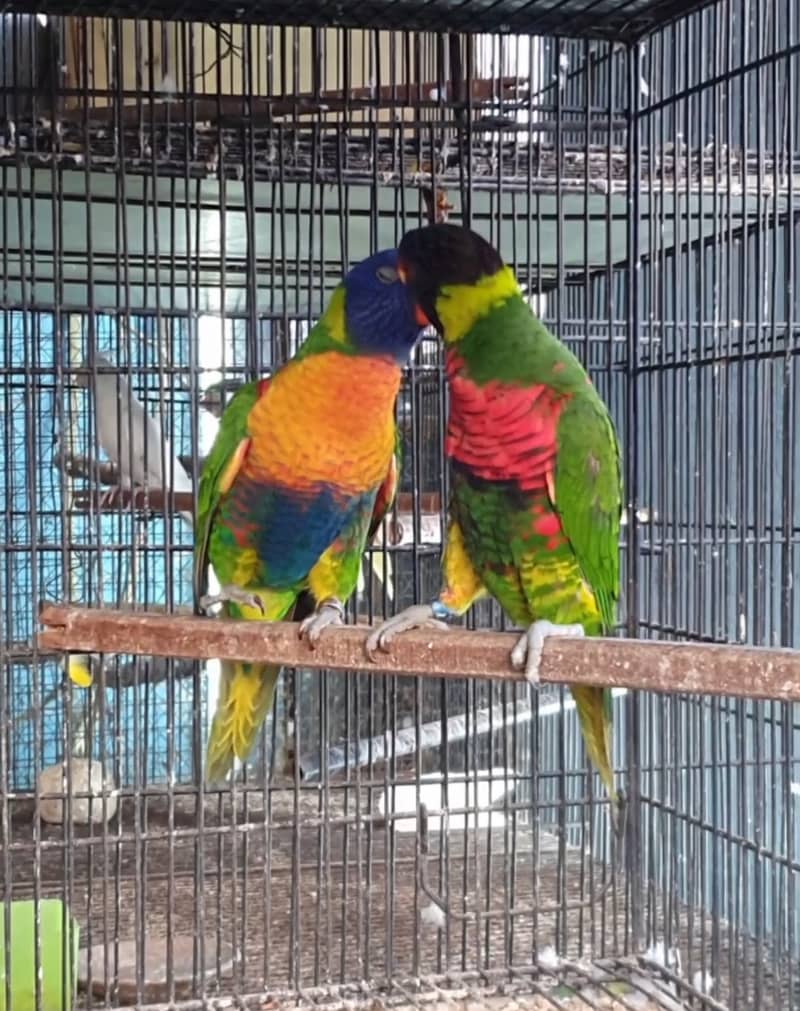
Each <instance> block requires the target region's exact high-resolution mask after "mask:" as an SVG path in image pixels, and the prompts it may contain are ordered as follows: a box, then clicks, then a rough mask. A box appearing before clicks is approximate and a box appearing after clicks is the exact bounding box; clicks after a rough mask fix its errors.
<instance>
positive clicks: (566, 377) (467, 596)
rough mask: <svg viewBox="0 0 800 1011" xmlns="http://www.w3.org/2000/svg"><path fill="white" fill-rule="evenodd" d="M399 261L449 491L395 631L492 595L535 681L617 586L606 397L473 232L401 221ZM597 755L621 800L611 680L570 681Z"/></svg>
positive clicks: (518, 661) (603, 624)
mask: <svg viewBox="0 0 800 1011" xmlns="http://www.w3.org/2000/svg"><path fill="white" fill-rule="evenodd" d="M399 255H400V267H399V269H400V274H401V276H402V277H403V279H404V281H405V283H407V284H408V286H409V288H410V290H411V292H412V294H413V296H414V300H415V303H416V311H417V313H418V314H419V315H420V318H422V317H423V316H424V317H426V318H427V319H428V320H429V321H430V323H431V324H432V325H433V326H435V328H436V329H437V330H438V332H439V334H440V335H441V336H442V338H443V340H444V343H445V347H446V360H447V375H448V382H449V388H450V417H449V422H448V431H447V441H446V447H445V448H446V453H447V456H448V458H449V460H450V464H451V470H452V498H451V501H450V520H449V526H448V531H447V543H446V546H445V551H444V559H443V576H444V579H443V582H444V586H443V589H442V590H441V592H440V594H439V597H438V599H437V600H436V601H435V602H434V603H433V604H432V605H428V604H423V605H416V606H414V607H411V608H408V609H407V610H406V611H403V612H401V613H400V614H398V615H396V616H395V617H394V618H391V619H389V620H388V621H387V622H385V623H384V624H383V625H382V626H380V627H379V628H378V629H377V630H376V631H374V632H373V633H372V634H371V636H370V637H369V639H368V641H367V651H368V652H369V654H370V655H371V656H372V657H373V658H374V655H375V651H376V650H377V649H378V648H384V649H385V648H388V645H389V643H390V642H391V639H392V638H393V637H394V636H395V635H397V634H398V633H400V632H402V631H405V630H407V629H410V628H414V627H419V626H422V625H430V626H433V627H439V628H442V627H443V628H446V627H447V626H446V625H444V624H443V620H442V619H446V618H451V617H453V616H457V615H463V614H464V613H465V612H466V611H467V610H468V608H469V607H470V606H471V604H472V603H473V602H474V601H476V600H478V599H479V598H481V597H483V596H486V595H487V594H488V595H491V596H492V597H494V598H495V599H496V600H497V601H498V602H499V603H500V604H501V605H502V607H503V608H504V609H505V610H506V612H507V613H508V614H509V615H510V617H511V618H512V620H513V621H514V622H515V623H516V624H518V625H521V626H526V627H527V631H526V632H525V633H524V635H523V636H522V637H521V638H520V640H519V642H518V644H517V645H516V647H515V648H514V650H513V652H512V654H511V661H512V664H513V665H514V666H515V667H516V668H518V669H522V668H524V669H525V672H526V676H527V678H528V679H529V680H530V681H531V682H533V683H536V682H538V678H539V665H540V662H541V657H542V649H543V644H544V640H545V638H546V637H547V636H548V635H568V636H582V635H601V634H603V632H605V631H607V630H609V629H611V628H612V627H613V625H614V622H615V610H616V603H617V600H618V598H619V588H620V574H619V573H620V562H619V528H620V518H621V511H622V472H621V459H620V452H619V445H618V443H617V437H616V434H615V431H614V426H613V423H612V421H611V418H610V416H609V413H608V410H607V409H606V406H605V404H604V403H603V401H602V400H601V399H600V397H599V395H598V393H597V391H596V390H595V388H594V387H593V386H592V384H591V382H590V380H589V377H588V376H587V374H586V372H585V371H584V369H583V367H582V366H581V364H580V362H579V361H578V360H577V358H575V356H574V355H573V354H571V352H570V351H568V350H567V348H565V347H564V345H563V344H562V343H561V342H560V341H558V340H557V339H556V338H555V337H554V336H553V335H552V334H551V333H550V332H549V331H548V330H547V329H546V327H545V326H544V325H543V324H542V323H541V322H540V321H539V320H538V319H537V318H536V317H535V316H534V315H533V313H532V312H531V309H530V307H529V306H528V304H527V302H526V301H525V298H524V297H523V295H522V292H521V290H520V287H519V285H518V283H517V281H516V278H515V277H514V274H513V272H512V271H511V270H510V269H509V268H508V267H506V266H505V264H504V263H503V261H502V259H501V258H500V255H499V253H498V252H497V251H496V250H495V249H494V248H493V247H492V246H491V245H490V244H489V243H488V242H486V241H485V240H484V239H483V238H481V236H479V235H477V234H475V233H474V232H472V231H469V230H468V229H466V228H462V227H458V226H456V225H450V224H434V225H430V226H427V227H425V228H419V229H416V230H414V231H411V232H409V233H407V234H406V235H405V236H404V238H403V240H402V242H401V243H400V247H399ZM572 694H573V697H574V699H575V704H576V706H577V710H578V714H579V717H580V721H581V728H582V731H583V735H584V739H585V741H586V746H587V750H588V752H589V756H590V758H591V760H592V761H593V762H594V764H595V765H596V767H597V768H598V770H599V772H600V775H601V778H602V780H603V783H604V784H605V787H606V789H607V790H608V793H609V797H610V798H611V800H612V814H613V816H614V818H615V822H616V815H617V811H618V806H617V805H618V800H619V797H618V794H617V792H616V789H615V785H614V773H613V755H612V739H611V735H612V730H611V693H610V691H609V690H607V689H603V688H599V687H598V688H595V687H591V686H585V685H581V686H577V685H576V686H573V687H572Z"/></svg>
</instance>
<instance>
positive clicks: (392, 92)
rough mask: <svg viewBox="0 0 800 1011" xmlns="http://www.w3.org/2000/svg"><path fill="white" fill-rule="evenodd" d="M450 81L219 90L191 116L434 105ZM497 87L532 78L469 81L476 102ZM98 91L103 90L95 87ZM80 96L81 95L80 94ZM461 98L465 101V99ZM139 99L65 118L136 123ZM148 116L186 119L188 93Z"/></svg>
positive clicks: (234, 117)
mask: <svg viewBox="0 0 800 1011" xmlns="http://www.w3.org/2000/svg"><path fill="white" fill-rule="evenodd" d="M448 89H449V86H448V85H447V84H444V85H443V84H442V83H441V82H437V81H428V82H423V83H421V84H391V85H390V84H384V85H380V86H379V87H376V88H372V87H356V88H352V89H350V90H349V91H348V94H347V95H346V96H345V95H343V94H342V91H341V89H337V90H333V91H322V92H320V94H319V96H318V97H317V96H314V95H313V94H311V93H310V92H306V93H300V94H298V95H292V96H291V97H289V98H273V97H265V96H264V97H262V96H258V95H252V96H248V97H247V101H246V103H245V100H244V99H243V98H242V97H241V96H239V95H215V96H214V97H213V98H211V97H203V96H194V95H193V96H192V105H191V109H192V120H193V122H208V123H225V122H228V123H237V122H240V121H242V120H245V119H247V120H248V121H250V122H252V123H253V124H254V125H269V124H271V123H272V122H274V120H275V118H276V117H279V116H289V115H308V114H309V113H315V112H316V113H318V112H342V111H346V110H347V109H348V108H350V107H351V106H352V105H353V103H356V104H358V103H363V104H365V105H366V106H368V107H374V106H375V105H378V106H386V105H390V106H392V107H396V106H413V107H424V106H433V107H435V106H436V105H438V103H439V102H440V101H441V100H442V99H444V100H445V101H448V102H451V103H452V98H448ZM498 91H502V92H503V93H504V97H505V99H506V101H507V102H511V101H514V100H515V99H516V100H517V101H521V100H523V98H527V94H528V78H526V77H519V78H518V77H500V78H492V79H488V78H478V79H475V80H473V81H471V82H470V93H471V101H472V102H473V103H476V104H480V103H485V102H496V101H497V95H498ZM65 94H68V95H69V96H70V97H73V96H72V94H70V89H66V91H65ZM95 94H97V95H98V97H99V93H98V92H96V93H95ZM76 97H78V96H76ZM462 104H463V103H462ZM137 109H138V105H134V104H131V105H125V104H123V105H122V107H121V108H117V109H116V110H115V109H112V107H111V106H110V105H102V106H97V107H89V109H88V110H84V109H83V108H81V110H80V113H81V114H80V116H78V115H77V113H76V110H75V108H74V107H73V108H68V109H65V110H64V112H63V114H62V117H61V118H62V119H63V120H66V121H69V120H71V121H76V120H77V121H78V122H79V123H80V124H81V125H82V124H83V119H82V118H81V117H82V116H88V121H89V123H108V122H112V121H115V120H116V119H121V120H122V122H123V123H126V124H135V123H137V122H138V117H137ZM148 113H149V118H150V120H151V121H152V122H153V123H164V122H173V123H181V122H184V118H182V117H185V113H186V97H185V96H184V95H182V94H175V95H169V94H166V93H164V94H163V96H159V97H158V98H157V99H156V100H155V102H154V103H153V104H152V105H151V106H150V109H149V110H148Z"/></svg>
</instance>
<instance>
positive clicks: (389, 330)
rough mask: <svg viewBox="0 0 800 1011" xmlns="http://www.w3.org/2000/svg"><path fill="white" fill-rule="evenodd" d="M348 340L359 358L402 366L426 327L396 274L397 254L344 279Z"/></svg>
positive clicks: (372, 260)
mask: <svg viewBox="0 0 800 1011" xmlns="http://www.w3.org/2000/svg"><path fill="white" fill-rule="evenodd" d="M344 292H345V303H344V304H345V315H346V319H347V331H348V336H349V338H350V340H351V342H352V344H353V345H354V347H355V348H356V349H357V351H358V352H359V353H360V354H366V355H380V356H390V357H392V358H394V359H395V360H396V361H397V362H399V363H400V364H405V362H406V361H407V360H408V356H409V354H410V353H411V349H412V348H413V347H414V345H415V344H416V342H417V338H418V337H419V335H420V334H421V333H422V330H423V328H424V326H425V323H423V322H421V321H419V320H418V319H417V315H416V311H415V308H414V304H413V300H412V298H411V295H410V294H409V291H408V288H407V287H406V286H405V285H404V284H403V283H402V281H401V280H400V275H399V274H398V272H397V250H396V249H384V250H382V251H381V252H379V253H375V255H374V256H369V257H367V259H366V260H362V261H361V263H359V264H358V266H356V267H353V269H352V270H351V271H350V273H349V274H347V276H346V277H345V279H344Z"/></svg>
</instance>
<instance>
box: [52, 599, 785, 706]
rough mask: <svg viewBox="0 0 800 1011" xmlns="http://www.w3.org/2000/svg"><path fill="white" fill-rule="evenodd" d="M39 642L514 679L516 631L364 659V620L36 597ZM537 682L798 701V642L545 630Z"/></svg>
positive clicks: (446, 636)
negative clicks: (313, 633) (301, 634)
mask: <svg viewBox="0 0 800 1011" xmlns="http://www.w3.org/2000/svg"><path fill="white" fill-rule="evenodd" d="M39 620H40V622H41V624H42V625H44V626H45V630H44V631H43V632H40V634H39V640H38V642H39V645H40V646H41V647H42V648H45V649H60V650H65V651H75V650H78V651H81V652H94V653H100V652H102V653H106V654H107V653H134V654H138V655H143V654H144V655H148V656H150V655H153V656H174V657H188V658H194V659H196V660H213V659H219V660H226V659H227V660H249V661H253V662H261V661H263V658H264V656H265V655H267V656H269V659H270V661H271V662H272V663H276V664H281V665H283V666H287V667H308V668H316V669H323V670H339V671H352V670H360V671H367V672H369V673H384V674H408V675H420V676H429V677H449V678H463V677H468V678H482V679H486V680H494V681H521V680H523V675H522V674H520V673H519V672H518V671H515V670H514V669H513V668H512V667H511V665H510V660H509V658H510V656H511V650H512V648H513V646H514V644H515V643H516V641H517V638H518V637H517V636H516V635H514V634H513V633H507V632H488V631H486V632H468V631H465V630H464V629H463V628H457V627H454V628H452V629H450V630H449V631H448V632H447V633H434V634H431V633H430V632H429V631H426V630H425V629H420V630H415V631H412V632H408V633H407V634H406V635H404V636H403V637H401V638H398V639H397V640H396V642H395V643H393V645H392V650H391V652H390V653H385V654H384V653H381V654H379V662H378V663H377V664H372V663H370V661H369V660H368V659H367V657H366V655H365V650H364V644H365V640H366V636H367V633H368V630H369V626H366V625H356V626H346V627H342V628H337V629H330V630H328V631H326V632H325V634H324V635H323V636H322V639H321V641H320V643H319V645H318V646H317V648H316V649H315V650H313V651H312V650H310V649H309V648H308V645H307V644H306V643H303V642H301V641H299V639H298V636H297V625H296V624H295V623H294V622H269V623H261V622H246V621H232V620H225V621H218V620H214V619H211V618H200V617H185V616H181V615H166V614H148V613H147V612H142V611H125V610H111V609H103V608H96V609H95V608H88V607H71V606H67V605H58V604H45V605H43V606H42V608H41V611H40V618H39ZM541 679H542V681H551V682H555V683H565V682H566V683H569V684H573V685H581V684H592V685H604V686H608V687H627V688H634V689H644V690H647V691H664V692H688V693H693V694H709V695H739V696H746V697H749V698H768V699H774V700H785V701H800V651H797V650H789V649H767V648H763V647H756V646H733V645H722V644H720V645H715V644H709V643H697V642H662V641H656V640H642V639H604V638H589V639H568V638H558V637H553V638H552V639H548V640H547V643H546V645H545V647H544V655H543V658H542V670H541Z"/></svg>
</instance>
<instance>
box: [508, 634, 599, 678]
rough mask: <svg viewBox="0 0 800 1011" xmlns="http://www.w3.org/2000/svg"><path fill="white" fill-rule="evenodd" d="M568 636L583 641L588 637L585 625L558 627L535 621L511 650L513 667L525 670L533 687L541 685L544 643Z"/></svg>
mask: <svg viewBox="0 0 800 1011" xmlns="http://www.w3.org/2000/svg"><path fill="white" fill-rule="evenodd" d="M560 635H563V636H566V637H568V638H575V639H581V638H583V636H585V635H586V632H585V630H584V627H583V625H557V624H555V622H552V621H535V622H534V623H533V624H532V625H530V626H529V627H528V628H527V629H526V630H525V631H524V632H523V633H522V635H521V636H520V638H519V641H518V642H517V645H516V646H515V647H514V648H513V649H512V650H511V666H512V667H515V668H516V669H517V670H522V669H523V668H524V670H525V677H526V678H527V680H528V681H529V682H530V683H531V684H532V685H538V684H539V668H540V667H541V665H542V651H543V650H544V641H545V639H547V638H548V637H549V636H560Z"/></svg>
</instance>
